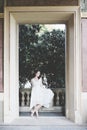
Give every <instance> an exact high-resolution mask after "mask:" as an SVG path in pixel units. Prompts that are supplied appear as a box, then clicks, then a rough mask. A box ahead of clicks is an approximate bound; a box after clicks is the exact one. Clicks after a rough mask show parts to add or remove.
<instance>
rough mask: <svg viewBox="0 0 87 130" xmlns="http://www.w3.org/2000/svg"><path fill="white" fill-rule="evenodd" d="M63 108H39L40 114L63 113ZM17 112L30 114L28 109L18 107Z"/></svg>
mask: <svg viewBox="0 0 87 130" xmlns="http://www.w3.org/2000/svg"><path fill="white" fill-rule="evenodd" d="M63 111H64V108H63V107H62V106H54V107H50V108H44V107H43V108H41V109H40V112H63ZM19 112H30V109H29V107H20V108H19Z"/></svg>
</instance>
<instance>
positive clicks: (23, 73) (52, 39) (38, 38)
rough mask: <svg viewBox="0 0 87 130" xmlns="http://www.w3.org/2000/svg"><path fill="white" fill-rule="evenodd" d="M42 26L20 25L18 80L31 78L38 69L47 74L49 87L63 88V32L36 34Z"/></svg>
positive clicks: (53, 31)
mask: <svg viewBox="0 0 87 130" xmlns="http://www.w3.org/2000/svg"><path fill="white" fill-rule="evenodd" d="M42 28H43V25H27V26H25V25H20V29H19V30H20V32H19V36H20V37H19V39H20V41H19V43H20V44H19V56H20V57H19V70H20V71H19V74H20V80H22V82H23V79H26V78H29V79H30V78H31V76H32V73H33V70H34V69H35V68H40V69H41V71H42V72H43V73H46V74H47V78H48V82H49V84H51V87H65V31H61V30H52V31H51V32H49V31H47V30H46V31H44V33H43V34H42V35H39V34H38V33H39V32H40V30H41V29H42Z"/></svg>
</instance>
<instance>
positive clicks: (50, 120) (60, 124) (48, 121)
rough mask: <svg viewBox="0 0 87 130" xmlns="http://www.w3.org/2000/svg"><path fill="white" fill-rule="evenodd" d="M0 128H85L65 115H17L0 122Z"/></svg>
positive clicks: (77, 129)
mask: <svg viewBox="0 0 87 130" xmlns="http://www.w3.org/2000/svg"><path fill="white" fill-rule="evenodd" d="M0 130H87V125H86V124H85V125H77V124H75V123H73V122H71V121H70V120H67V119H66V118H65V117H38V118H36V117H19V118H17V119H15V120H14V121H13V122H11V123H9V124H3V123H2V124H0Z"/></svg>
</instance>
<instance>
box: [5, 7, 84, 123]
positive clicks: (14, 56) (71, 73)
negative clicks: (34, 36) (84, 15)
mask: <svg viewBox="0 0 87 130" xmlns="http://www.w3.org/2000/svg"><path fill="white" fill-rule="evenodd" d="M79 14H80V10H79V7H71V6H68V7H67V6H61V7H58V6H57V7H50V8H49V7H26V8H24V7H5V23H4V25H5V30H4V122H9V121H11V120H13V119H16V118H17V117H19V100H18V99H19V73H18V72H19V67H18V65H19V55H18V54H19V52H18V50H19V49H18V48H19V44H18V43H19V42H18V41H19V39H18V38H19V36H18V32H19V31H18V25H19V24H23V23H29V24H31V23H32V24H35V23H37V24H39V23H41V24H45V23H49V24H56V23H57V24H58V23H64V24H66V34H67V36H66V43H67V44H66V68H65V74H66V76H65V77H66V80H65V81H66V109H65V113H66V118H68V119H70V120H72V121H74V122H80V121H81V103H80V102H81V99H80V98H81V95H80V94H81V93H80V92H81V44H80V33H78V32H80V15H79ZM9 36H10V37H9ZM13 68H14V69H13Z"/></svg>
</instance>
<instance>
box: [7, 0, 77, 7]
mask: <svg viewBox="0 0 87 130" xmlns="http://www.w3.org/2000/svg"><path fill="white" fill-rule="evenodd" d="M7 5H8V6H69V5H71V6H75V5H78V0H21V1H20V0H7Z"/></svg>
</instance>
